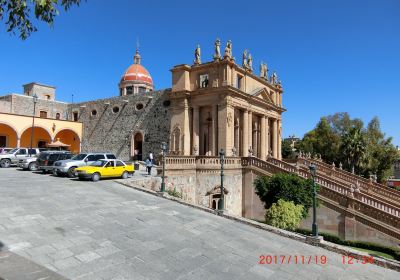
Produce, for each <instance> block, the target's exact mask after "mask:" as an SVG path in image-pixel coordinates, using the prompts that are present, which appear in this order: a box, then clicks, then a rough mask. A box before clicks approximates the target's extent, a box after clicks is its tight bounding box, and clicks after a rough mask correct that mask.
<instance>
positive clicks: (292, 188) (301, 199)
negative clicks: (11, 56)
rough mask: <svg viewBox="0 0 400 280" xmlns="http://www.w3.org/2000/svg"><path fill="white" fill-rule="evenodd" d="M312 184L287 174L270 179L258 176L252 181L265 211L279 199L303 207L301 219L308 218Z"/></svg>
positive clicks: (279, 174) (280, 174)
mask: <svg viewBox="0 0 400 280" xmlns="http://www.w3.org/2000/svg"><path fill="white" fill-rule="evenodd" d="M312 184H313V182H312V180H311V179H308V180H306V179H303V178H300V177H299V176H297V175H296V174H287V173H278V174H275V175H273V176H272V177H267V176H259V177H257V178H256V180H255V181H254V186H255V189H256V194H257V195H258V196H259V198H260V200H261V201H262V202H263V203H264V206H265V208H266V209H268V208H270V207H271V206H272V204H273V203H276V202H278V200H279V199H283V200H285V201H292V202H293V203H294V204H296V205H303V206H304V209H303V214H302V217H303V218H306V217H307V216H308V209H309V208H310V207H311V206H312V198H313V185H312ZM318 189H319V188H318V186H317V190H318Z"/></svg>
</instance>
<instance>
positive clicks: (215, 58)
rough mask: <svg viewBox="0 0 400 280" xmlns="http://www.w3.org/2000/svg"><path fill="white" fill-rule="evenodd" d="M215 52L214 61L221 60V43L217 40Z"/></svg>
mask: <svg viewBox="0 0 400 280" xmlns="http://www.w3.org/2000/svg"><path fill="white" fill-rule="evenodd" d="M214 45H215V51H214V60H217V59H220V58H221V49H220V46H221V41H220V40H219V39H218V38H217V40H216V41H215V44H214Z"/></svg>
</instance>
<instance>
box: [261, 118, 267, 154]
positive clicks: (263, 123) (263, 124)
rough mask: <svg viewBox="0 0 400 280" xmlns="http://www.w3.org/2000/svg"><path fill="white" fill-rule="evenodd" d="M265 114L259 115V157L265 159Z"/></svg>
mask: <svg viewBox="0 0 400 280" xmlns="http://www.w3.org/2000/svg"><path fill="white" fill-rule="evenodd" d="M265 128H266V126H265V116H261V141H260V142H261V143H260V157H261V159H262V160H265V159H266V152H265V150H266V145H265V140H266V139H267V137H266V135H265V134H266V133H265Z"/></svg>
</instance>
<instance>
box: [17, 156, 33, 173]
mask: <svg viewBox="0 0 400 280" xmlns="http://www.w3.org/2000/svg"><path fill="white" fill-rule="evenodd" d="M36 160H37V156H36V155H35V156H31V157H29V156H28V157H26V158H24V159H20V160H19V161H18V164H17V166H18V167H20V168H22V169H23V170H30V171H36V170H38V165H37V162H36Z"/></svg>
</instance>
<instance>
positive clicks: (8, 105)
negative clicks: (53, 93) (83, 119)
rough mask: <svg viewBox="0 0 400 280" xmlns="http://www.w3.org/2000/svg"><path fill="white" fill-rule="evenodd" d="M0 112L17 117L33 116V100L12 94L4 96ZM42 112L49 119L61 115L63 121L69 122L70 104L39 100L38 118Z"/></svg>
mask: <svg viewBox="0 0 400 280" xmlns="http://www.w3.org/2000/svg"><path fill="white" fill-rule="evenodd" d="M0 100H1V101H0V103H3V105H0V112H2V113H12V114H17V115H24V116H32V114H33V98H32V97H30V96H25V95H20V94H11V95H6V96H2V97H1V99H0ZM40 111H46V112H47V118H50V119H55V118H56V114H57V113H59V114H60V119H61V120H67V117H68V104H67V103H64V102H59V101H51V100H44V99H38V100H37V103H36V116H38V117H39V116H40Z"/></svg>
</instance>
